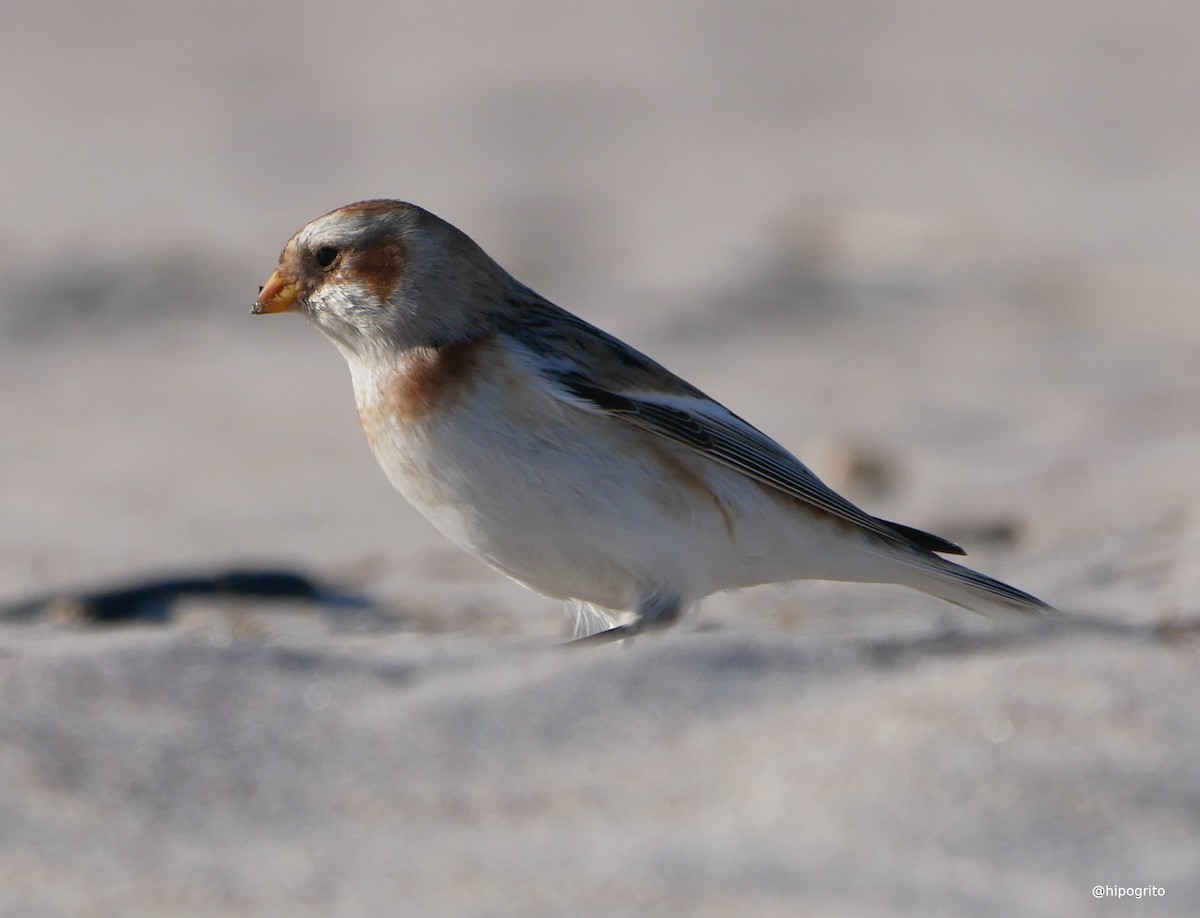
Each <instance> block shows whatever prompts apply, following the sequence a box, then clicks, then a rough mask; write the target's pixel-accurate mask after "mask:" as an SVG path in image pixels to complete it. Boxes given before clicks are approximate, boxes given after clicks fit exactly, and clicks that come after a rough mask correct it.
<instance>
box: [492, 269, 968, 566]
mask: <svg viewBox="0 0 1200 918" xmlns="http://www.w3.org/2000/svg"><path fill="white" fill-rule="evenodd" d="M508 306H509V307H516V308H515V309H513V308H510V309H509V310H507V311H506V312H503V313H499V314H497V315H496V316H495V317H494V320H495V322H496V324H497V327H498V329H499V330H500V332H501V333H502V334H503V335H505V336H506V337H508V338H509V340H510V341H512V342H513V343H514V344H516V345H518V346H519V348H520V349H523V350H524V351H525V352H526V354H527V355H528V357H529V362H530V364H531V366H532V368H534V369H535V370H536V372H538V373H539V374H541V376H542V377H543V378H544V379H546V380H547V381H548V382H550V383H551V384H552V385H553V386H554V387H555V388H556V389H557V390H559V391H560V392H561V393H562V394H563V395H565V396H567V397H568V398H570V399H571V400H573V401H574V402H575V403H576V404H580V403H582V404H586V405H588V406H591V407H593V408H595V409H598V410H601V411H605V412H607V413H609V414H612V415H615V416H618V417H621V418H623V419H624V420H626V421H627V422H629V423H630V424H634V425H636V426H638V427H640V428H642V429H643V430H646V431H649V432H650V433H653V434H656V435H658V436H660V437H664V438H665V439H667V440H671V441H673V442H675V443H678V444H681V445H683V446H686V447H689V448H691V449H694V450H695V451H696V452H698V453H700V454H701V455H703V456H705V457H706V458H708V459H711V460H712V461H714V462H719V463H721V464H722V465H724V466H727V467H728V468H731V469H734V470H735V471H738V472H741V473H742V474H743V475H746V476H748V477H750V478H753V479H754V480H755V481H758V482H761V483H762V484H764V485H767V486H769V487H772V488H775V489H776V490H778V491H780V492H782V493H784V494H787V495H788V496H790V497H793V498H795V499H796V500H800V501H803V502H804V503H806V504H809V505H810V506H812V507H814V508H816V509H819V510H823V511H825V512H826V513H830V514H832V515H833V516H836V517H838V518H840V519H843V520H846V521H847V522H850V523H853V524H855V525H856V526H861V527H862V528H863V529H866V530H868V531H870V532H874V533H876V534H877V535H880V536H883V537H884V538H886V539H889V540H891V541H894V542H899V543H901V544H904V545H909V546H912V547H914V548H918V549H922V550H924V551H934V552H941V553H943V554H952V555H963V554H966V552H964V551H963V550H962V549H961V548H960V547H959V546H957V545H955V544H954V543H953V542H950V541H948V540H946V539H943V538H941V537H940V536H936V535H933V534H932V533H928V532H922V531H921V530H920V529H913V528H912V527H910V526H902V525H900V524H899V523H889V522H888V521H886V520H881V519H878V518H876V517H873V516H871V515H870V514H868V513H865V512H863V511H862V510H860V509H859V508H858V507H856V506H854V504H852V503H850V501H848V500H846V499H845V498H844V497H842V496H841V495H840V494H838V493H837V492H835V491H833V490H832V489H831V488H829V486H828V485H826V484H825V483H824V482H823V481H821V479H819V478H818V477H817V476H816V475H814V474H813V473H812V471H810V470H809V469H808V468H807V467H806V466H805V465H804V463H802V462H801V461H800V460H799V459H797V458H796V457H795V456H793V455H792V454H791V453H789V452H788V451H787V450H785V449H784V448H783V447H782V446H780V445H779V444H778V443H776V442H775V441H774V440H772V439H771V438H770V437H768V436H767V435H766V434H764V433H762V432H761V431H759V430H757V429H756V428H754V427H753V426H752V425H750V424H748V423H746V422H745V421H743V420H742V419H741V418H739V417H738V416H737V415H735V414H733V413H732V412H729V411H728V409H726V408H724V407H723V406H721V405H719V404H717V403H716V402H713V401H712V400H711V399H709V398H708V396H707V395H705V394H704V393H703V392H701V391H700V390H699V389H697V388H696V387H695V386H692V385H691V384H689V383H687V382H685V381H684V380H682V379H680V378H679V377H678V376H676V375H675V374H673V373H671V372H670V371H669V370H667V369H666V368H665V367H663V366H661V365H659V364H657V363H655V362H654V361H653V360H651V359H650V358H649V357H647V356H645V355H644V354H642V353H640V352H638V351H636V350H634V349H633V348H632V347H630V346H629V345H627V344H625V343H624V342H623V341H621V340H619V339H618V338H614V337H613V336H612V335H609V334H608V333H607V332H604V331H602V330H601V329H599V328H596V327H595V326H594V325H591V324H590V323H588V322H586V321H584V320H583V319H580V318H579V317H578V316H575V315H572V314H571V313H569V312H567V311H566V310H565V309H560V308H559V307H558V306H555V305H554V304H553V303H550V302H549V301H547V300H545V299H543V298H541V297H539V296H538V295H537V294H535V293H533V291H531V290H528V289H526V288H521V296H520V297H519V298H516V299H514V300H511V301H509V303H508ZM600 379H602V380H604V381H605V382H606V383H607V384H608V386H609V388H604V387H600V386H597V385H595V382H596V380H600ZM615 387H619V388H620V389H621V391H612V389H613V388H615ZM643 392H655V393H658V394H660V395H662V396H664V397H665V399H670V400H672V401H674V402H675V404H666V403H665V401H658V400H655V399H653V398H650V397H648V396H645V395H641V394H640V393H643ZM688 401H694V402H695V403H696V404H706V403H708V404H712V405H713V406H714V407H716V408H718V409H719V410H720V412H721V413H723V414H724V415H725V416H724V417H722V416H720V415H719V414H717V413H716V412H706V411H692V410H688V409H686V408H684V407H680V404H679V403H684V404H686V403H687V402H688Z"/></svg>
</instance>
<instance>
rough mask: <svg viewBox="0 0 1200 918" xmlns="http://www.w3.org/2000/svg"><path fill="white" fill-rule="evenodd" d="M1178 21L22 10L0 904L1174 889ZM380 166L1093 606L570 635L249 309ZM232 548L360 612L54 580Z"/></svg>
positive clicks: (544, 904) (1187, 649) (1186, 224)
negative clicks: (404, 477)
mask: <svg viewBox="0 0 1200 918" xmlns="http://www.w3.org/2000/svg"><path fill="white" fill-rule="evenodd" d="M1197 46H1200V12H1198V11H1196V10H1193V9H1192V8H1191V7H1189V6H1188V5H1187V4H1179V3H1167V2H1150V3H1142V4H1137V5H1133V4H1121V3H1096V2H1088V3H1084V2H1061V3H1045V2H1039V3H1031V2H1007V3H979V4H969V5H967V4H954V3H948V2H947V3H936V2H917V3H909V4H903V5H897V4H891V3H852V4H848V3H843V4H837V3H828V4H827V3H804V4H785V3H767V2H759V3H748V4H736V5H734V4H729V5H724V6H723V5H717V4H705V5H698V4H683V3H677V2H675V3H637V4H634V3H629V4H596V5H594V6H591V7H587V8H581V7H579V6H577V5H564V4H557V3H550V2H533V0H530V2H510V3H498V4H490V5H478V4H473V3H466V2H446V3H441V4H437V5H433V4H430V5H423V6H421V7H420V8H414V9H412V10H404V9H400V10H398V11H394V12H389V11H386V10H385V9H384V8H382V7H379V6H378V5H376V4H369V3H355V2H350V3H344V4H339V5H337V6H336V7H329V6H327V5H321V6H316V5H314V6H313V7H311V8H297V5H295V4H278V3H260V4H250V5H248V6H247V5H244V4H233V3H214V4H209V5H206V6H203V7H200V6H197V7H196V8H194V9H171V8H169V7H161V8H157V7H156V8H143V5H141V4H133V3H128V2H124V3H123V2H116V3H111V4H106V5H103V6H96V5H93V4H82V3H76V4H71V3H68V4H60V5H55V6H53V7H50V6H46V7H44V8H42V9H39V10H35V9H34V8H33V5H26V6H25V8H23V9H20V10H11V11H9V12H8V13H6V27H5V29H4V30H3V32H2V33H0V76H2V77H3V78H2V79H0V106H2V109H0V110H2V111H3V112H4V113H5V124H6V126H7V130H6V131H5V141H4V143H3V144H0V165H3V170H2V172H0V175H2V176H3V178H2V179H0V183H2V187H3V189H4V193H3V196H2V199H3V201H4V207H3V211H2V213H0V241H2V242H3V243H4V245H3V247H2V251H0V276H2V277H3V281H4V283H3V284H2V285H0V430H3V431H4V432H5V433H4V435H3V436H2V437H0V468H2V469H3V478H2V479H0V602H2V603H5V604H8V606H9V607H10V610H11V608H12V606H14V605H15V604H18V603H21V602H23V601H25V600H28V599H30V598H33V597H42V596H46V595H49V596H51V597H55V598H56V601H54V602H51V603H49V604H47V605H45V606H39V607H37V608H36V609H35V610H34V611H33V612H31V613H30V614H28V615H25V616H13V615H10V616H9V617H8V620H6V621H4V622H2V623H0V699H2V701H0V827H2V828H0V913H3V914H5V915H20V916H25V915H30V916H51V915H55V916H57V915H69V916H77V915H78V916H105V915H123V916H136V915H167V914H169V915H237V916H249V915H262V916H274V915H280V916H306V915H345V916H352V915H380V914H403V915H597V916H600V915H660V914H661V915H733V914H739V915H780V916H783V915H789V916H790V915H796V914H839V915H855V916H858V915H862V916H872V915H887V914H914V915H928V914H956V913H968V914H974V915H995V916H1006V915H1012V914H1028V915H1056V916H1058V915H1093V914H1113V915H1127V914H1147V915H1159V914H1164V915H1166V914H1170V915H1194V914H1196V912H1197V909H1198V908H1200V766H1197V764H1196V763H1197V762H1198V761H1200V713H1198V709H1197V705H1196V697H1197V686H1198V685H1200V665H1198V660H1197V643H1196V640H1197V639H1196V637H1195V636H1194V634H1193V629H1194V623H1195V621H1196V620H1197V618H1200V473H1198V472H1197V469H1200V309H1197V305H1196V302H1197V296H1198V294H1200V270H1197V268H1196V259H1195V252H1196V251H1197V248H1198V247H1200V220H1198V219H1197V217H1196V215H1197V214H1198V213H1200V132H1198V131H1197V128H1196V125H1197V124H1200V95H1198V94H1197V93H1196V92H1195V87H1196V86H1197V85H1200V58H1198V57H1197V55H1196V54H1195V49H1196V47H1197ZM377 196H394V197H403V198H407V199H409V200H413V201H415V202H417V203H420V204H422V205H424V206H426V207H428V208H430V209H432V210H434V211H435V212H437V213H439V214H441V215H442V216H444V217H446V218H447V219H450V220H452V221H453V222H455V223H457V224H458V225H459V226H461V227H462V228H464V229H465V230H466V231H467V232H469V233H470V234H471V235H473V236H474V237H475V238H476V239H477V241H479V242H480V243H481V244H482V245H483V246H484V247H485V248H486V249H488V250H489V251H490V252H491V253H492V254H493V255H494V256H495V257H497V258H498V259H499V260H500V261H501V262H502V263H503V264H505V265H506V266H508V267H509V268H510V269H511V270H512V271H513V272H514V273H515V274H516V275H517V276H518V277H520V278H521V279H522V280H524V281H526V282H527V283H529V284H530V285H531V286H533V287H535V288H536V289H538V290H540V291H541V292H543V293H544V294H546V295H547V296H549V297H550V298H552V299H554V300H556V301H557V302H559V303H560V304H562V305H564V306H566V307H568V308H570V309H572V310H573V311H576V312H578V313H580V314H582V315H584V316H586V317H587V318H589V319H590V320H592V321H594V322H597V323H598V324H600V325H602V326H604V327H605V328H607V329H609V330H610V331H612V332H614V333H616V334H618V335H620V336H621V337H623V338H625V339H626V340H628V341H630V342H631V343H634V344H635V345H636V346H638V347H639V348H641V349H643V350H645V351H647V352H649V353H651V354H652V355H654V356H655V357H656V358H657V359H659V360H661V361H662V362H664V363H665V364H667V365H668V366H669V367H671V368H672V369H674V370H676V371H677V372H679V373H680V374H682V375H684V376H686V377H687V378H689V379H690V380H692V381H693V382H695V383H697V384H698V385H700V386H701V387H702V388H704V389H706V390H707V391H708V392H709V393H710V394H712V395H713V396H715V397H717V398H719V399H720V400H721V401H723V402H725V403H726V404H728V405H730V406H731V407H732V408H733V409H734V410H735V411H737V412H738V413H739V414H742V415H743V416H744V417H746V418H747V419H749V420H751V421H752V422H754V423H756V424H758V425H759V426H761V427H762V428H763V429H765V430H766V431H768V432H769V433H771V434H772V435H773V436H775V437H776V438H777V439H779V440H780V441H781V442H782V443H784V444H785V445H787V446H789V447H791V448H793V449H794V450H795V451H796V452H798V453H799V454H800V455H801V456H802V457H803V458H805V459H806V460H808V461H809V462H810V464H812V465H813V466H814V468H816V470H817V471H818V472H819V473H821V474H822V475H824V476H825V477H826V478H827V480H829V481H830V483H832V484H834V485H835V486H837V487H838V488H839V489H841V490H843V491H844V492H845V493H846V494H847V496H849V497H851V498H852V499H854V500H855V501H857V502H859V503H861V504H863V505H864V506H865V507H866V508H867V509H869V510H871V511H872V512H875V513H878V514H879V515H882V516H885V517H887V518H890V519H898V520H901V521H904V522H907V523H910V524H912V525H916V526H920V527H922V528H927V529H931V530H933V531H935V532H939V533H941V534H944V535H946V536H948V537H950V538H954V539H957V540H959V541H962V542H963V543H965V544H966V546H967V548H968V549H969V550H970V552H971V561H972V563H973V564H974V565H975V566H977V567H979V568H981V569H983V570H986V571H988V572H990V573H994V574H996V575H998V576H1001V577H1003V578H1005V579H1007V580H1009V581H1011V582H1013V583H1015V584H1017V585H1019V586H1021V587H1023V588H1025V589H1028V590H1030V591H1032V592H1034V593H1036V594H1038V595H1040V596H1043V597H1044V598H1046V599H1048V600H1050V601H1052V602H1055V603H1056V604H1058V605H1060V606H1062V607H1063V608H1065V609H1070V610H1074V611H1078V612H1084V613H1088V614H1091V615H1099V616H1104V617H1105V618H1107V619H1109V620H1112V621H1114V622H1118V623H1121V624H1122V625H1123V626H1127V627H1123V628H1112V629H1107V630H1096V629H1084V630H1080V629H1068V630H1063V629H1052V630H1049V631H1047V630H1036V631H1033V632H1025V633H1022V632H1013V631H1012V630H1009V629H1004V628H999V629H997V627H996V626H994V625H990V624H988V623H987V622H981V621H978V620H975V619H974V618H972V617H971V616H970V615H968V614H967V613H963V612H960V611H958V610H956V609H953V608H951V607H946V606H943V605H940V604H938V603H936V602H935V601H933V600H929V599H926V598H924V597H921V596H918V595H913V594H908V593H904V592H902V591H899V590H892V589H887V588H882V587H866V586H855V585H844V584H795V585H789V586H780V587H767V588H761V589H758V590H752V591H746V592H744V593H740V594H736V595H728V596H720V597H714V598H712V599H711V600H709V601H708V602H706V603H705V604H704V605H703V606H702V607H701V609H700V610H699V612H698V614H697V615H696V616H695V617H694V619H693V620H692V621H690V622H689V623H688V625H687V626H685V627H683V628H681V629H679V630H677V631H676V632H673V633H671V634H667V635H664V636H661V637H655V638H653V639H645V640H639V641H637V642H636V643H635V645H634V646H632V647H631V648H620V647H609V648H599V649H589V650H586V651H579V650H570V651H565V650H563V649H561V648H558V647H556V646H555V644H556V642H557V641H559V640H561V639H562V638H563V637H564V636H565V635H566V634H567V632H568V626H567V620H566V618H565V616H564V615H563V614H562V612H561V610H560V609H559V608H558V606H557V604H556V603H554V602H551V601H549V600H547V599H544V598H542V597H538V596H534V595H532V594H530V593H528V592H526V591H525V590H523V589H522V588H520V587H517V586H515V585H513V584H510V583H508V582H506V581H504V580H503V579H502V578H500V577H499V576H498V575H496V574H494V573H492V572H491V571H489V570H488V569H486V568H485V567H483V566H482V565H480V564H479V563H477V562H475V561H474V560H472V559H470V558H469V557H466V556H464V555H462V554H461V553H460V552H458V551H457V550H456V549H454V548H453V547H451V546H449V545H448V544H446V543H445V542H444V541H443V540H442V539H441V538H440V537H439V536H438V535H437V534H436V533H434V532H433V530H432V529H431V528H430V527H429V526H428V525H427V524H426V523H425V522H424V521H423V520H421V519H420V518H419V517H418V516H417V515H416V514H415V513H414V512H413V511H411V510H410V509H409V508H408V507H407V506H406V505H404V503H403V501H402V500H401V499H400V498H399V497H398V496H396V495H394V494H393V493H392V492H391V490H390V488H389V487H388V485H387V483H386V481H385V480H384V478H383V476H382V474H381V473H380V472H379V471H378V470H377V469H376V468H375V466H374V463H373V460H372V459H371V457H370V455H369V452H368V450H367V448H366V445H365V443H364V442H363V441H362V437H361V434H360V433H359V431H358V430H357V426H356V422H355V419H354V413H353V410H352V408H351V397H350V389H349V381H348V379H347V374H346V372H345V369H344V366H343V364H342V362H341V358H340V357H339V356H338V355H337V354H336V352H335V351H334V350H333V348H332V347H330V346H329V345H328V344H327V343H326V342H324V341H323V340H321V339H320V338H319V336H318V335H317V334H316V333H314V332H312V331H311V330H310V329H308V328H306V327H305V326H304V324H303V323H302V322H300V321H299V320H294V319H291V318H290V317H288V318H270V319H251V318H250V317H248V316H247V315H246V311H247V308H248V306H249V303H250V301H251V299H252V298H253V295H254V291H255V288H256V285H257V284H259V283H262V281H263V279H264V278H265V277H266V275H267V274H268V273H269V272H270V270H271V268H272V267H273V265H274V262H275V259H276V256H277V254H278V251H279V249H280V248H281V246H282V245H283V243H284V242H285V241H286V239H287V238H288V236H289V235H290V234H291V233H292V232H293V231H294V230H295V229H296V228H297V227H298V226H300V225H301V224H302V223H303V222H305V221H306V220H307V219H309V218H311V217H313V216H315V215H317V214H319V213H322V212H324V211H326V210H329V209H331V208H332V207H335V206H337V205H339V204H342V203H346V202H348V201H350V200H354V199H358V198H363V197H377ZM235 567H236V568H251V567H271V568H284V569H288V570H294V571H297V572H300V573H303V574H304V575H306V576H309V577H312V578H316V579H319V580H320V581H322V582H324V583H327V584H331V585H333V588H334V589H336V590H338V591H343V592H353V593H355V594H358V595H361V596H365V597H367V598H369V599H370V601H371V602H372V604H373V605H372V606H371V607H370V608H360V607H349V606H345V605H336V604H329V603H325V604H316V603H311V602H301V601H296V600H292V601H278V602H265V601H261V600H260V601H255V600H249V599H233V598H228V597H225V598H212V597H208V598H204V597H196V598H191V599H184V600H181V601H180V602H178V603H176V604H175V605H174V606H172V607H171V608H170V609H167V610H163V609H157V610H156V611H159V612H163V611H165V612H166V615H165V619H164V620H147V621H141V622H136V623H130V624H121V625H109V626H105V627H100V626H96V625H92V624H89V623H87V622H82V621H80V620H79V616H78V611H79V610H78V604H77V603H76V604H72V603H71V602H66V601H61V600H64V599H67V600H70V599H77V598H78V597H79V596H80V595H83V594H85V593H86V592H87V591H88V590H92V589H96V588H100V587H105V586H108V585H111V584H137V583H143V582H145V581H147V580H149V579H153V578H157V577H162V576H166V575H174V574H176V573H180V572H199V573H202V574H209V573H218V572H221V571H224V570H227V569H230V568H235ZM18 619H19V620H18ZM1096 885H1101V886H1105V885H1107V886H1123V887H1147V886H1154V887H1157V888H1161V889H1162V890H1163V894H1162V895H1161V896H1154V897H1151V898H1144V899H1142V900H1141V901H1137V902H1133V901H1130V900H1128V899H1124V900H1120V901H1118V900H1115V899H1102V900H1097V899H1095V898H1093V895H1092V887H1093V886H1096Z"/></svg>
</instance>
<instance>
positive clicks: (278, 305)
mask: <svg viewBox="0 0 1200 918" xmlns="http://www.w3.org/2000/svg"><path fill="white" fill-rule="evenodd" d="M299 295H300V284H299V283H298V282H297V281H294V280H292V279H291V278H290V277H288V276H287V275H286V274H281V273H280V272H279V270H278V269H276V270H275V273H274V274H272V275H271V277H270V278H269V279H268V280H267V282H266V284H265V285H264V286H263V287H261V288H260V289H259V291H258V299H257V300H255V301H254V305H253V306H251V307H250V314H251V315H254V316H261V315H263V314H264V313H268V312H290V311H291V309H292V304H293V303H295V302H296V297H298V296H299Z"/></svg>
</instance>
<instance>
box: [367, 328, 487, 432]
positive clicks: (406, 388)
mask: <svg viewBox="0 0 1200 918" xmlns="http://www.w3.org/2000/svg"><path fill="white" fill-rule="evenodd" d="M488 343H489V339H486V338H481V339H477V340H475V341H466V342H463V343H459V344H451V345H447V346H446V347H441V348H417V349H414V350H413V351H412V352H410V353H409V355H408V358H407V360H406V364H405V366H403V367H400V368H397V369H396V370H393V371H392V372H391V373H390V374H389V375H388V376H387V377H386V378H385V379H386V382H385V383H384V385H383V387H382V388H381V389H380V390H379V391H378V392H377V393H376V394H375V397H374V398H372V399H369V400H363V401H361V402H360V403H359V406H358V421H359V423H360V424H362V428H363V432H364V433H366V435H367V440H368V441H369V442H370V443H371V444H372V445H374V443H375V442H376V440H378V439H379V436H380V434H381V433H382V431H383V429H384V428H385V427H386V426H387V425H388V424H390V423H396V422H399V423H404V424H411V423H413V422H415V421H420V420H423V419H424V418H426V417H428V416H429V415H430V414H431V413H432V412H434V411H435V410H445V409H446V408H449V407H451V406H452V405H453V404H455V402H457V401H458V400H459V399H460V398H462V397H463V396H464V395H465V394H466V393H467V392H468V391H469V390H470V388H471V384H472V383H473V382H474V380H475V379H476V376H477V373H478V370H479V368H480V364H481V363H482V360H483V357H484V350H485V348H486V347H487V345H488Z"/></svg>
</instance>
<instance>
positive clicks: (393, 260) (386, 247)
mask: <svg viewBox="0 0 1200 918" xmlns="http://www.w3.org/2000/svg"><path fill="white" fill-rule="evenodd" d="M347 270H348V271H349V273H350V274H352V276H353V278H354V279H355V280H357V281H358V282H359V283H361V284H362V285H363V286H364V287H366V288H367V289H368V290H370V291H371V292H372V293H373V294H375V295H376V296H377V297H379V300H380V301H381V302H383V301H386V300H389V299H391V296H392V294H393V293H395V292H396V288H397V287H398V286H400V278H401V277H403V276H404V246H403V244H402V243H401V242H400V241H399V240H398V239H395V238H392V237H390V236H389V237H384V238H381V239H378V240H376V241H375V242H374V243H372V244H371V245H364V246H362V247H361V248H360V249H359V250H358V251H357V252H355V253H354V256H353V259H352V261H351V263H350V265H349V266H348V268H347Z"/></svg>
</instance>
